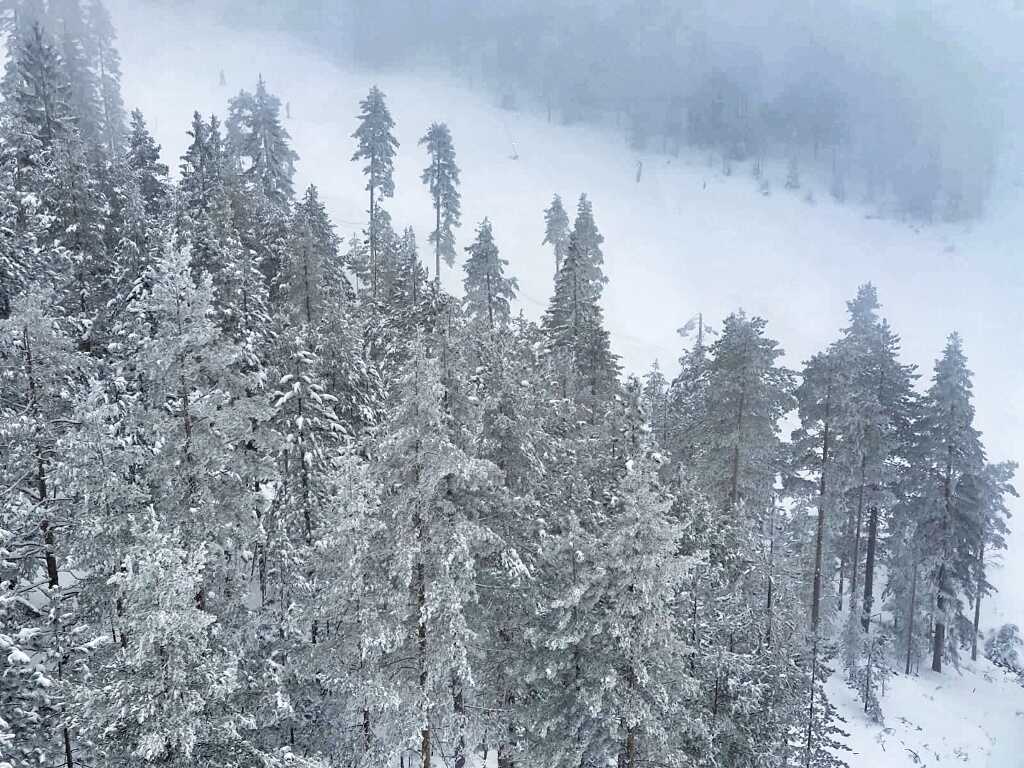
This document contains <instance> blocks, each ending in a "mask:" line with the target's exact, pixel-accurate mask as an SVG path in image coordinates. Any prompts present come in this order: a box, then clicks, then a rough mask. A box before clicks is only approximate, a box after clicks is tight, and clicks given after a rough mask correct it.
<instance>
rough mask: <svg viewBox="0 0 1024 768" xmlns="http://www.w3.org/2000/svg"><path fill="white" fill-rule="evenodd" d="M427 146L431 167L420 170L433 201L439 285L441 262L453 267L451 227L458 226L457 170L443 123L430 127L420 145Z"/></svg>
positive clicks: (450, 140) (439, 283)
mask: <svg viewBox="0 0 1024 768" xmlns="http://www.w3.org/2000/svg"><path fill="white" fill-rule="evenodd" d="M419 143H420V145H421V146H426V148H427V156H428V157H429V158H430V165H428V166H427V167H426V168H424V169H423V175H422V177H421V178H422V180H423V183H424V184H426V185H427V189H428V190H430V196H431V198H432V199H433V201H434V218H435V223H434V230H433V231H432V232H431V233H430V242H431V243H433V244H434V283H435V286H437V287H438V288H440V285H441V282H440V281H441V259H442V258H443V259H444V261H445V263H446V264H447V265H448V266H449V267H451V266H453V265H454V264H455V234H454V233H453V232H452V229H453V228H454V227H458V226H459V225H460V223H461V221H460V218H459V217H460V215H461V209H460V201H461V196H460V195H459V189H458V187H459V166H457V165H456V164H455V147H454V145H453V144H452V134H451V131H449V130H448V126H447V125H445V124H444V123H432V124H431V126H430V128H428V129H427V132H426V134H424V136H423V138H421V139H420V141H419Z"/></svg>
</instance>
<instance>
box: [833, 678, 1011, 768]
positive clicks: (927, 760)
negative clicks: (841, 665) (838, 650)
mask: <svg viewBox="0 0 1024 768" xmlns="http://www.w3.org/2000/svg"><path fill="white" fill-rule="evenodd" d="M827 690H828V695H829V699H830V700H831V701H832V702H833V703H834V704H835V705H836V707H837V708H838V709H839V711H840V712H841V713H842V715H843V717H844V718H845V719H846V724H845V726H843V727H844V729H845V730H846V731H848V732H849V734H850V738H849V739H847V740H846V743H847V745H848V746H849V748H850V750H851V751H850V752H849V753H847V754H845V755H844V759H845V760H846V761H847V762H848V763H849V764H850V765H851V767H852V768H904V766H906V768H910V767H911V766H932V767H936V768H937V767H938V766H943V765H955V766H962V767H963V768H1020V766H1022V765H1024V734H1022V730H1024V687H1021V685H1020V683H1019V682H1017V681H1016V679H1015V678H1013V677H1012V676H1011V675H1009V674H1007V673H1006V672H1004V671H1003V670H1001V669H999V668H998V667H994V666H993V665H992V664H990V663H989V662H987V661H985V660H983V659H979V660H978V662H977V663H972V662H970V661H969V660H968V661H967V662H965V664H964V666H963V668H962V669H961V672H960V673H957V672H956V671H953V670H947V671H946V672H944V673H942V674H935V673H934V672H931V671H926V672H922V673H921V675H920V676H918V677H913V676H912V677H905V676H903V675H894V676H893V677H892V678H890V680H889V681H888V682H887V683H886V689H885V697H884V698H883V699H882V709H883V711H884V713H885V725H884V727H879V726H877V725H875V724H874V723H871V722H869V721H868V719H867V717H866V716H865V715H864V713H863V711H862V704H861V701H860V700H859V699H858V698H857V696H856V694H855V693H854V692H853V691H852V690H851V689H850V688H848V687H847V686H846V685H844V684H843V682H842V681H841V679H840V677H839V676H838V675H833V676H832V678H831V679H830V680H829V682H828V686H827Z"/></svg>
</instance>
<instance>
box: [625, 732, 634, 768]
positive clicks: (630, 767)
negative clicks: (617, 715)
mask: <svg viewBox="0 0 1024 768" xmlns="http://www.w3.org/2000/svg"><path fill="white" fill-rule="evenodd" d="M636 730H637V727H636V726H635V725H631V726H629V727H627V728H626V768H637V755H636V752H637V750H636V742H637V739H636Z"/></svg>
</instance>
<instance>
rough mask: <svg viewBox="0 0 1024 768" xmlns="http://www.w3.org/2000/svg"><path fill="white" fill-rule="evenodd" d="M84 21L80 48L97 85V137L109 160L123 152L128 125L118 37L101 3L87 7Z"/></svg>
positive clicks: (105, 8) (108, 14)
mask: <svg viewBox="0 0 1024 768" xmlns="http://www.w3.org/2000/svg"><path fill="white" fill-rule="evenodd" d="M85 21H86V39H85V40H84V41H83V44H84V46H85V52H86V55H87V56H88V57H89V59H90V61H91V64H92V66H93V67H94V68H95V72H96V78H97V81H98V83H97V85H98V91H99V107H100V110H99V116H100V131H99V133H100V137H101V139H102V141H103V143H104V147H105V148H106V150H107V154H108V156H109V157H111V158H116V157H118V156H119V155H120V154H121V153H122V152H123V151H124V143H125V135H126V127H125V126H126V123H127V120H126V115H125V108H124V99H123V98H122V96H121V55H120V54H119V53H118V51H117V47H116V46H115V41H116V39H117V33H116V31H115V30H114V24H113V22H112V21H111V18H110V12H109V11H108V10H107V7H106V6H105V5H104V4H103V2H102V0H92V2H90V3H89V6H88V9H87V10H86V19H85ZM133 117H134V116H133ZM133 130H134V128H133Z"/></svg>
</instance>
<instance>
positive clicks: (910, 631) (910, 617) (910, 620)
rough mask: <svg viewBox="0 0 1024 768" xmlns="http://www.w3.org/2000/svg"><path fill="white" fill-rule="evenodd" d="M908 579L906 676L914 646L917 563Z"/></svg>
mask: <svg viewBox="0 0 1024 768" xmlns="http://www.w3.org/2000/svg"><path fill="white" fill-rule="evenodd" d="M912 574H913V575H912V576H911V579H910V612H909V613H908V614H907V668H906V674H908V675H909V674H910V652H911V648H912V647H913V644H914V609H915V608H916V605H915V604H914V603H915V602H916V599H917V561H915V562H914V568H913V571H912Z"/></svg>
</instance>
